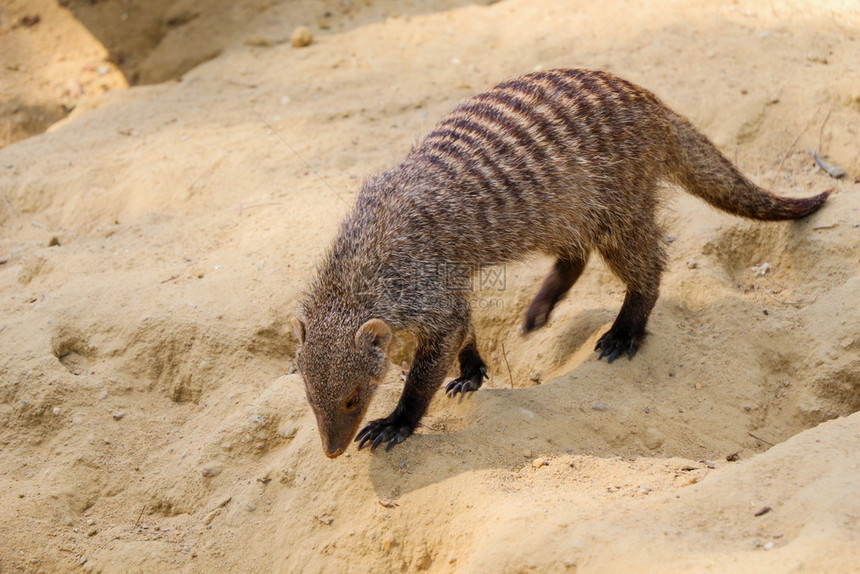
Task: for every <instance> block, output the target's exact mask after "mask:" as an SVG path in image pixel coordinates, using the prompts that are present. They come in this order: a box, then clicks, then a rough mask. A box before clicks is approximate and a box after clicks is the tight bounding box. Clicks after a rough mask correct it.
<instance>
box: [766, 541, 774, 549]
mask: <svg viewBox="0 0 860 574" xmlns="http://www.w3.org/2000/svg"><path fill="white" fill-rule="evenodd" d="M764 549H765V550H772V549H773V542H768V543H767V544H765V545H764Z"/></svg>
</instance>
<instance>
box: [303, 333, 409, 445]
mask: <svg viewBox="0 0 860 574" xmlns="http://www.w3.org/2000/svg"><path fill="white" fill-rule="evenodd" d="M297 330H298V336H299V340H300V342H301V346H300V348H299V353H298V356H297V364H298V368H299V371H300V372H301V375H302V378H304V381H305V392H306V393H307V396H308V402H310V404H311V408H312V409H313V411H314V415H315V416H316V419H317V426H318V427H319V431H320V438H321V439H322V446H323V450H324V451H325V454H326V456H328V457H329V458H335V457H337V456H340V455H341V454H342V453H343V452H344V451H345V450H346V448H347V447H348V446H349V443H350V442H351V441H352V439H353V437H354V436H355V433H356V431H358V426H359V424H361V421H362V419H363V418H364V415H365V413H366V412H367V407H368V406H369V405H370V401H371V399H373V395H374V394H375V393H376V389H377V388H378V387H379V383H380V382H381V381H382V378H383V376H384V375H385V371H386V369H387V368H388V358H387V356H386V353H387V350H388V344H389V343H390V342H391V335H392V332H391V328H390V327H389V326H388V325H387V324H386V323H385V321H383V320H382V319H369V320H368V321H365V322H364V323H363V324H361V325H360V326H359V327H357V328H352V327H346V326H344V322H343V321H342V320H337V319H336V318H335V319H332V318H331V317H329V319H328V320H327V319H326V317H322V318H315V317H307V318H304V319H299V321H298V325H297Z"/></svg>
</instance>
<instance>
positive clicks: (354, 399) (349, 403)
mask: <svg viewBox="0 0 860 574" xmlns="http://www.w3.org/2000/svg"><path fill="white" fill-rule="evenodd" d="M357 405H358V393H353V394H352V396H351V397H349V398H348V399H347V400H346V403H344V405H343V406H344V408H345V409H346V410H348V411H351V410H352V409H354V408H355V407H356V406H357Z"/></svg>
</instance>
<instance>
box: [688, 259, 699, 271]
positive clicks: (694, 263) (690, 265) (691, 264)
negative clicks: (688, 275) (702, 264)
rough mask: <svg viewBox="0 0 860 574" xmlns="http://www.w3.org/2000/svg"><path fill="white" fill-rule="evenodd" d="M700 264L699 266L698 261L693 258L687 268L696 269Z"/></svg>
mask: <svg viewBox="0 0 860 574" xmlns="http://www.w3.org/2000/svg"><path fill="white" fill-rule="evenodd" d="M698 266H699V264H698V263H696V262H695V261H693V260H692V259H691V260H690V261H687V269H695V268H697V267H698Z"/></svg>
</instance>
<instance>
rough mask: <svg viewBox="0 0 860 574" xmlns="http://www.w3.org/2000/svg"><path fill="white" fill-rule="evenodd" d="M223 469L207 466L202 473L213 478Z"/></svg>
mask: <svg viewBox="0 0 860 574" xmlns="http://www.w3.org/2000/svg"><path fill="white" fill-rule="evenodd" d="M221 470H222V469H221V468H218V467H210V466H207V467H205V468H204V469H203V470H201V471H200V474H202V475H203V476H204V477H206V478H211V477H213V476H218V475H219V474H221Z"/></svg>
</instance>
